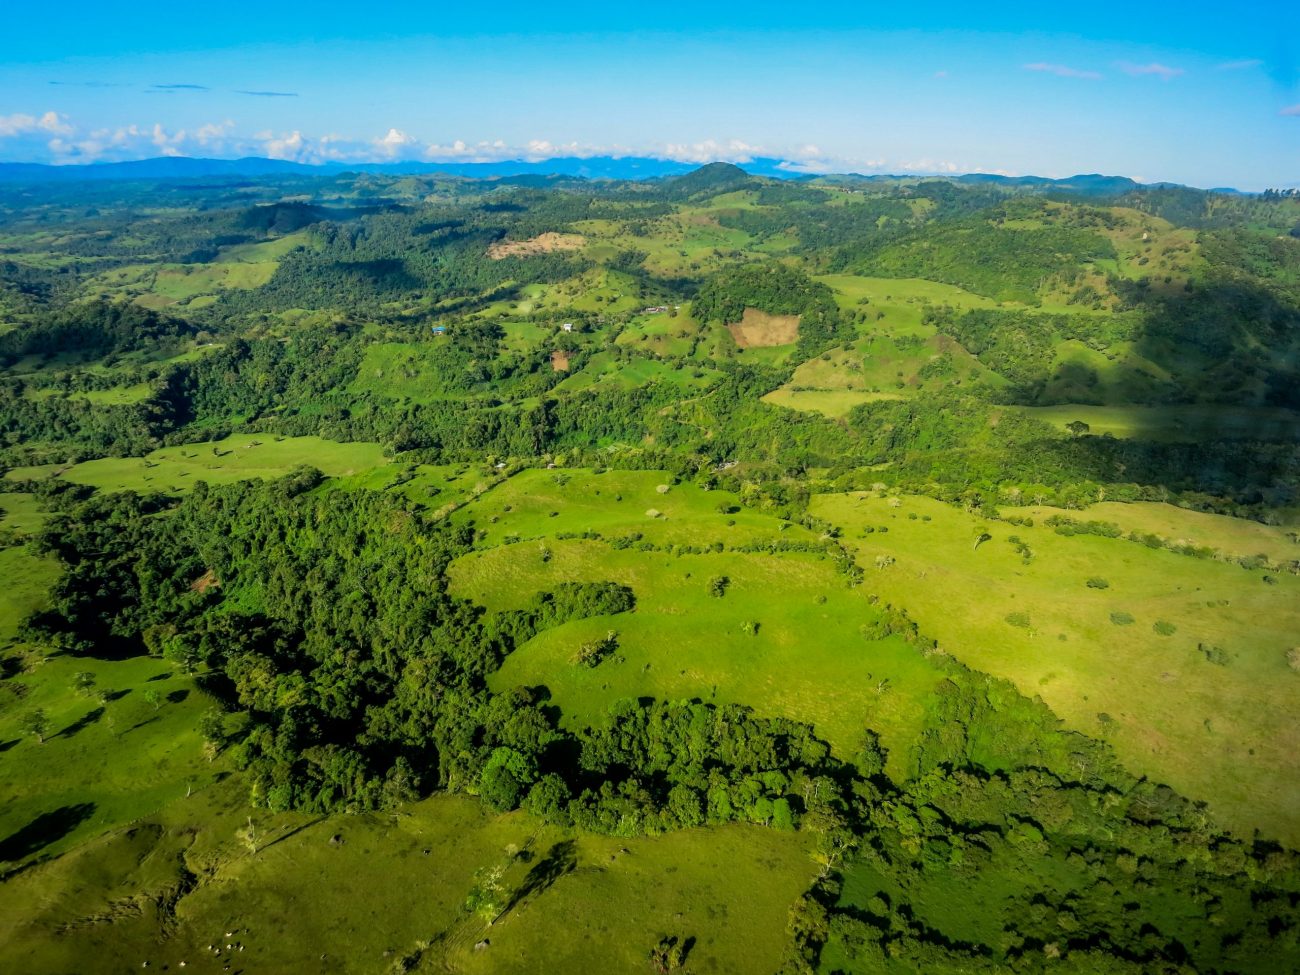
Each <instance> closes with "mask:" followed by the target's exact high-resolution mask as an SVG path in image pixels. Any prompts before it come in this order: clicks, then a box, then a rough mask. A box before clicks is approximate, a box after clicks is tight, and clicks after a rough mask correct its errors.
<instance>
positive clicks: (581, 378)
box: [555, 352, 718, 393]
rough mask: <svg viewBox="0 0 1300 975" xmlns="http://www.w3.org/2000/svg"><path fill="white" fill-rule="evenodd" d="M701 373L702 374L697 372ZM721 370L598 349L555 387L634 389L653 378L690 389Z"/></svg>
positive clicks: (700, 386)
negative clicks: (693, 367)
mask: <svg viewBox="0 0 1300 975" xmlns="http://www.w3.org/2000/svg"><path fill="white" fill-rule="evenodd" d="M697 373H698V375H697ZM717 378H718V373H717V372H716V371H715V370H713V369H705V368H696V369H690V370H687V369H680V368H678V367H677V366H674V365H670V364H669V363H666V362H661V361H660V360H658V359H652V358H649V357H647V356H640V355H637V356H632V357H629V358H618V357H616V356H615V355H613V354H612V353H610V352H597V353H596V354H595V355H593V356H592V357H591V358H590V359H588V360H587V363H586V365H585V366H583V368H582V369H580V370H579V371H578V372H575V373H573V374H572V375H570V376H569V377H568V378H567V379H565V380H563V381H562V382H561V383H560V384H559V385H557V386H556V387H555V392H557V393H576V392H578V391H580V390H584V389H591V388H592V387H594V386H617V387H621V388H623V389H632V388H634V387H637V386H646V385H649V384H650V383H653V382H663V383H672V384H673V385H676V386H681V387H682V388H683V389H687V390H700V389H704V388H706V387H707V386H710V385H712V384H713V382H714V381H716V380H717Z"/></svg>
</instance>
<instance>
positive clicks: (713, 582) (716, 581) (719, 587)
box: [709, 576, 731, 599]
mask: <svg viewBox="0 0 1300 975" xmlns="http://www.w3.org/2000/svg"><path fill="white" fill-rule="evenodd" d="M730 585H731V580H730V579H729V578H727V577H726V576H714V577H713V578H712V579H710V580H709V595H710V596H715V597H717V598H718V599H721V598H722V597H723V596H725V595H726V594H727V587H728V586H730Z"/></svg>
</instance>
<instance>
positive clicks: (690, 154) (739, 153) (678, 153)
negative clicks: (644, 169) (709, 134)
mask: <svg viewBox="0 0 1300 975" xmlns="http://www.w3.org/2000/svg"><path fill="white" fill-rule="evenodd" d="M662 153H663V158H665V159H671V160H673V161H674V162H685V163H699V164H701V165H703V164H704V163H711V162H729V163H747V162H753V161H754V158H755V157H756V156H763V155H767V154H768V153H767V150H765V149H763V148H762V147H760V146H751V145H750V144H749V143H747V142H742V141H741V140H739V139H729V140H727V141H726V142H717V141H715V140H713V139H706V140H705V141H704V142H696V143H692V144H690V145H687V144H684V143H679V142H670V143H668V144H667V145H666V146H664V147H663V149H662ZM652 154H653V153H652Z"/></svg>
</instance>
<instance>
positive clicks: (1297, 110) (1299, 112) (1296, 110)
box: [1277, 105, 1300, 116]
mask: <svg viewBox="0 0 1300 975" xmlns="http://www.w3.org/2000/svg"><path fill="white" fill-rule="evenodd" d="M1277 114H1279V115H1294V116H1300V105H1288V106H1287V107H1286V108H1284V109H1282V111H1280V112H1278V113H1277Z"/></svg>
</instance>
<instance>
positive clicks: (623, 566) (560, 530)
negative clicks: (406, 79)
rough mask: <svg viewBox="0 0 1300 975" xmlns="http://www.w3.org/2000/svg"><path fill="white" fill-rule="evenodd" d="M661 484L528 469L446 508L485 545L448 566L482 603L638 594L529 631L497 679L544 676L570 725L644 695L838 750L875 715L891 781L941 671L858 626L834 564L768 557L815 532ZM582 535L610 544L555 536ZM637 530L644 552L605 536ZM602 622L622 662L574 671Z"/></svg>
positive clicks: (797, 556) (851, 593)
mask: <svg viewBox="0 0 1300 975" xmlns="http://www.w3.org/2000/svg"><path fill="white" fill-rule="evenodd" d="M666 481H667V476H666V475H663V474H658V473H655V472H636V471H610V472H607V473H605V474H595V475H593V474H586V473H572V472H558V471H540V470H534V471H525V472H522V473H521V474H519V475H517V476H516V477H514V478H511V479H510V480H509V481H507V482H505V483H504V484H501V485H500V486H498V487H496V488H495V489H493V490H491V491H488V492H486V493H484V494H482V495H481V496H480V497H479V499H478V500H477V501H476V502H474V503H473V504H470V505H467V506H465V507H463V508H461V509H460V510H459V511H458V512H457V513H456V514H455V515H454V516H453V517H455V518H457V519H468V520H471V521H472V522H473V523H474V525H475V527H476V528H477V529H479V530H480V531H482V532H483V533H484V534H483V537H482V539H481V542H480V546H481V550H480V551H477V552H475V553H473V554H472V555H469V556H466V557H464V558H462V559H460V560H458V561H457V562H456V563H454V564H453V566H452V568H451V575H452V579H453V581H454V584H455V588H456V591H457V592H458V593H459V594H461V595H464V596H466V597H468V598H470V599H473V600H474V601H475V602H478V603H481V604H482V605H485V606H487V607H488V608H489V609H491V610H501V609H511V608H517V607H520V606H522V605H524V604H526V603H527V602H528V601H529V600H530V599H531V598H532V597H533V596H534V595H535V594H536V593H538V592H542V591H545V590H546V589H548V588H551V587H553V586H554V585H555V584H556V583H558V582H564V581H575V580H580V581H609V580H613V581H618V582H623V583H625V584H627V585H629V586H631V587H632V589H633V591H634V592H635V593H636V595H637V599H638V604H637V608H636V610H635V611H633V612H632V613H630V614H624V615H621V616H619V617H617V618H612V619H611V618H601V619H591V620H582V621H577V622H572V623H568V624H565V625H564V626H561V627H558V628H556V629H553V630H549V631H546V632H544V633H542V634H539V635H538V636H537V637H536V638H535V639H533V640H532V641H530V642H529V643H528V644H527V645H526V646H524V647H522V648H520V649H518V650H516V651H515V653H513V654H512V655H511V657H510V658H509V659H508V660H507V661H506V663H505V665H504V666H503V667H502V669H501V671H500V672H499V673H498V674H497V675H496V676H495V677H494V681H495V683H496V685H497V686H498V688H501V687H510V686H513V685H516V684H545V685H546V686H547V687H549V688H550V690H551V692H552V694H553V695H554V700H555V702H556V703H557V704H558V705H559V706H560V707H561V709H562V711H563V712H564V715H565V720H566V721H567V722H570V723H574V724H583V723H586V722H590V721H595V720H599V719H600V716H601V715H602V714H603V713H604V711H605V709H606V708H607V707H608V706H609V704H611V703H613V702H614V701H616V700H619V699H620V698H626V697H638V696H641V695H645V694H649V695H652V696H656V697H662V698H667V699H678V698H686V697H699V698H701V699H703V700H706V701H716V702H719V703H723V702H736V703H743V704H749V705H752V706H754V707H755V708H756V709H757V710H758V711H759V713H763V714H777V715H783V716H786V717H791V718H795V719H797V720H800V721H807V722H809V723H812V724H814V725H815V726H816V727H817V729H818V731H819V733H820V734H822V735H823V736H824V737H825V738H826V739H827V740H828V741H830V742H831V743H832V744H833V746H834V747H835V748H836V749H837V751H838V752H839V753H840V754H842V755H848V754H851V753H852V751H853V750H854V749H855V748H856V747H857V745H858V743H859V740H860V736H861V733H862V730H863V728H865V727H867V726H868V725H870V726H871V727H873V728H877V729H878V730H880V731H881V733H882V734H883V735H885V737H886V741H887V744H889V745H890V746H892V747H893V748H894V752H895V754H894V756H893V762H892V764H891V770H893V771H896V772H898V773H899V774H900V775H901V774H902V771H903V769H904V768H905V763H906V755H907V748H908V746H909V745H910V743H911V741H912V740H913V737H914V735H915V734H916V732H917V729H918V726H919V722H920V720H921V716H922V714H921V704H920V702H921V699H922V697H923V696H924V695H925V694H926V693H928V691H929V688H930V687H931V686H932V685H933V683H934V681H936V680H937V679H938V677H939V673H938V671H937V670H935V668H934V667H932V666H931V665H930V663H929V662H927V661H926V660H925V658H924V657H923V656H922V655H921V654H920V653H919V652H918V651H916V650H915V649H913V648H912V647H910V646H908V645H906V644H904V643H903V642H902V641H901V640H899V639H898V638H896V637H889V638H885V639H876V638H874V637H870V638H869V636H868V635H864V633H869V632H870V631H871V626H872V625H873V624H874V623H875V621H876V620H877V619H878V613H877V611H876V610H875V609H873V608H872V607H871V606H870V605H869V603H868V602H867V601H866V599H865V597H864V595H863V594H862V593H861V592H860V591H858V590H854V589H850V588H848V586H847V584H846V577H845V576H844V575H842V574H840V573H839V572H837V571H836V569H835V568H834V566H833V564H832V563H831V562H830V561H829V560H828V559H826V558H825V557H823V556H819V555H817V554H814V553H804V552H787V553H783V554H777V553H776V551H775V549H776V547H777V546H779V545H781V544H782V542H794V543H803V544H811V543H815V542H816V538H815V536H813V535H812V534H811V533H809V532H807V531H806V530H805V529H802V528H798V527H794V526H791V527H789V528H785V529H783V528H782V524H783V523H782V522H780V521H778V520H777V519H775V518H772V517H771V516H768V515H764V514H761V513H759V512H756V511H752V510H750V509H741V510H738V511H735V512H732V513H719V512H718V511H717V507H718V505H719V502H721V503H722V505H723V506H724V507H727V506H729V504H730V503H731V502H734V498H733V497H732V496H730V495H728V494H726V493H725V492H721V491H711V492H706V491H702V490H700V489H698V488H696V487H694V486H693V485H677V486H673V487H671V488H670V490H669V491H668V492H667V493H666V494H660V493H659V492H658V490H657V487H658V486H659V484H662V483H666ZM651 510H653V511H656V512H658V515H657V516H654V517H652V516H650V515H648V514H647V512H648V511H651ZM728 522H732V524H728ZM588 531H589V532H596V533H599V534H600V535H601V536H602V537H603V538H604V539H605V540H604V541H601V540H592V539H573V538H565V539H561V538H558V537H557V536H559V535H570V534H573V533H579V532H588ZM633 532H638V533H641V534H642V535H643V536H644V537H643V541H644V542H646V543H649V544H650V545H651V546H653V548H651V549H648V550H647V549H644V548H643V549H638V548H637V547H636V546H635V545H633V546H630V547H625V548H615V547H613V546H612V545H610V544H609V541H608V540H610V539H617V538H622V537H627V536H628V535H630V534H631V533H633ZM514 539H518V540H517V541H514ZM719 546H720V547H721V549H722V550H721V551H718V550H717V549H718V548H719ZM742 547H743V548H747V549H748V548H757V549H759V551H757V552H751V551H737V550H736V549H738V548H742ZM684 548H695V549H697V550H698V549H708V551H707V552H704V553H700V552H697V553H696V554H690V553H688V552H685V551H683V549H684ZM717 576H726V577H727V578H728V579H729V580H730V584H729V587H728V589H727V592H726V594H725V595H724V596H722V597H721V598H719V597H717V596H713V595H711V594H710V593H709V582H710V580H711V579H713V578H714V577H717ZM749 623H757V624H758V628H757V632H756V633H752V632H749V631H747V629H746V624H749ZM864 627H865V628H866V630H865V631H864ZM608 629H614V630H616V631H617V632H618V634H619V636H618V642H619V651H618V654H617V655H616V656H617V658H618V659H614V658H611V659H610V660H607V661H606V662H604V663H602V664H601V665H600V666H598V667H595V668H586V667H580V666H577V665H575V664H574V663H573V660H572V658H573V655H574V653H575V652H576V650H577V647H578V646H579V645H581V644H582V643H583V642H585V641H588V640H591V639H594V638H598V637H603V636H604V635H605V633H606V631H607V630H608Z"/></svg>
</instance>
